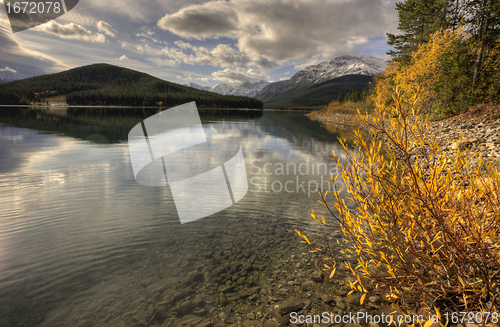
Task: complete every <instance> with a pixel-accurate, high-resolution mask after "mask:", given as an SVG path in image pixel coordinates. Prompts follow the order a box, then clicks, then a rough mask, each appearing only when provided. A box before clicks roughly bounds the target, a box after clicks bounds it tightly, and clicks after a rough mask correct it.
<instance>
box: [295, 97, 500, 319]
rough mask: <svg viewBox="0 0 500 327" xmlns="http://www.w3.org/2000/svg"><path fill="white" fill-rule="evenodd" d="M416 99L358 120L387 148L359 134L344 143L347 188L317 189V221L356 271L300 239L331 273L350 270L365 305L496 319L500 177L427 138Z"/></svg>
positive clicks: (353, 285) (398, 102) (499, 275)
mask: <svg viewBox="0 0 500 327" xmlns="http://www.w3.org/2000/svg"><path fill="white" fill-rule="evenodd" d="M415 92H417V94H418V93H419V92H420V90H419V89H417V90H415ZM428 96H429V95H428ZM418 101H419V100H418V99H417V97H416V96H413V97H411V98H409V97H408V96H405V95H404V93H402V91H400V90H399V89H398V90H396V94H395V96H394V105H392V106H386V105H384V104H381V105H379V106H377V108H376V113H375V114H374V115H372V116H371V118H367V117H364V116H361V117H362V118H363V119H364V120H365V122H366V123H367V124H369V125H370V127H371V129H372V132H373V133H374V134H375V135H379V136H380V137H383V139H384V142H385V146H384V147H383V145H382V142H374V143H368V142H366V141H365V140H364V139H363V138H362V137H361V135H360V134H359V133H358V134H357V135H356V138H355V140H354V149H353V148H349V147H348V146H347V145H346V144H345V142H341V143H342V147H343V156H339V157H343V158H346V159H343V160H340V159H339V160H338V165H339V167H341V176H340V177H338V178H342V179H343V180H344V182H345V185H346V189H345V190H336V191H334V192H332V193H330V194H328V193H322V192H321V191H319V193H320V195H321V203H322V204H323V205H324V206H325V207H326V208H327V210H328V212H329V214H330V215H329V216H327V217H318V216H317V215H316V213H315V212H314V211H313V213H312V216H313V218H314V219H316V220H318V221H319V222H320V223H321V224H322V225H323V228H326V229H328V230H331V231H332V232H333V231H334V230H337V229H339V228H340V229H341V230H342V231H343V235H344V239H345V241H346V242H347V243H348V244H349V247H347V248H346V249H345V251H347V252H348V253H350V254H351V255H353V256H355V257H356V258H357V259H356V264H352V263H351V262H348V261H345V262H339V260H338V259H336V258H337V254H336V253H332V252H331V251H330V250H329V247H328V246H322V245H321V240H318V241H314V240H310V239H309V238H308V237H307V236H306V235H304V234H302V233H301V232H299V231H297V232H298V234H299V236H300V237H301V238H302V240H303V242H305V243H306V244H307V245H308V246H309V247H310V249H311V251H312V252H319V253H320V254H323V255H324V256H325V258H327V259H329V260H330V262H331V263H329V264H328V267H329V268H330V270H331V271H332V270H333V271H332V273H331V275H334V274H335V271H334V270H335V269H336V267H338V266H339V265H346V267H347V268H348V269H349V270H350V271H351V273H352V274H353V277H354V278H355V280H356V281H355V282H354V281H353V282H350V284H351V288H352V289H353V290H354V291H359V292H362V293H364V294H365V295H364V296H363V297H362V300H363V299H364V298H365V297H366V294H369V293H370V292H377V293H381V294H383V295H384V296H385V297H386V299H389V300H392V301H398V303H399V304H400V306H401V307H402V308H403V309H404V310H424V311H427V312H428V311H430V310H433V308H434V307H437V308H438V309H439V310H440V311H441V313H442V315H443V314H444V312H447V311H448V310H449V311H450V312H453V311H455V312H460V311H489V312H498V304H499V297H500V175H499V174H498V172H497V171H496V170H493V168H491V167H489V166H488V165H487V164H485V163H482V161H481V159H480V158H479V157H471V156H468V154H467V153H465V152H462V151H459V150H457V152H456V153H455V154H454V155H453V156H449V155H446V154H445V153H444V152H443V151H442V149H441V147H440V146H439V145H438V144H437V143H436V141H435V140H434V139H433V138H432V137H431V136H430V135H429V134H428V128H429V124H428V121H427V120H426V119H425V118H424V116H423V115H422V112H421V111H420V110H418V108H419V107H418V106H417V103H418ZM466 151H467V150H466ZM334 155H335V154H334ZM331 178H332V182H333V181H335V180H336V179H337V176H333V175H332V176H331ZM345 192H347V193H345ZM345 196H347V198H348V199H350V200H352V201H353V202H354V203H355V204H356V206H357V209H356V210H351V209H349V208H348V206H347V205H346V203H345V201H344V199H343V198H344V197H345ZM442 317H443V316H442Z"/></svg>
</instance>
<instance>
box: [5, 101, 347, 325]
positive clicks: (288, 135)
mask: <svg viewBox="0 0 500 327" xmlns="http://www.w3.org/2000/svg"><path fill="white" fill-rule="evenodd" d="M157 112H158V111H157V110H154V109H133V108H123V109H104V108H61V109H57V108H52V109H47V108H42V109H36V108H23V107H16V108H5V107H4V108H0V307H1V308H2V310H1V312H0V325H1V326H132V325H134V326H135V325H137V326H147V325H150V326H155V325H158V326H161V325H162V323H163V322H164V321H165V320H166V319H167V318H168V317H171V316H172V315H176V316H177V317H179V318H182V317H191V318H189V319H193V320H192V321H187V320H186V321H187V322H186V321H184V322H185V324H184V325H193V326H195V325H196V326H210V322H212V323H214V321H215V322H217V321H220V322H222V321H224V322H225V323H226V324H227V325H231V324H238V323H241V321H242V320H246V319H250V318H247V316H246V315H248V314H250V311H249V313H242V312H243V311H241V312H240V311H238V310H240V308H241V307H242V306H243V305H244V304H245V305H250V306H253V307H254V308H256V307H259V306H262V308H265V307H268V306H269V305H270V304H272V303H275V302H276V301H279V300H280V299H281V298H283V297H285V296H287V295H289V293H291V292H293V289H292V287H293V284H285V283H287V281H288V282H289V283H293V280H294V278H299V276H303V275H305V274H309V273H310V271H311V269H312V267H311V263H310V259H309V258H308V256H307V255H306V254H305V252H307V249H306V248H305V246H304V245H303V244H302V243H300V238H299V237H298V236H297V234H296V233H295V231H294V229H295V228H297V229H300V230H301V231H303V232H304V231H309V232H310V233H315V231H316V229H317V224H315V223H314V220H313V219H312V218H311V217H310V212H311V210H312V209H315V210H316V211H318V212H322V211H321V205H320V204H319V203H318V202H317V201H318V199H319V196H318V195H317V193H315V189H316V188H318V187H321V186H318V185H322V188H323V189H325V188H330V187H332V186H331V183H330V182H329V176H330V172H334V168H335V165H334V161H333V160H331V157H332V153H331V150H332V149H335V150H336V152H340V147H339V146H338V144H337V138H338V137H339V136H343V135H341V134H339V133H338V132H337V131H331V130H328V129H327V128H325V127H324V126H322V125H321V124H320V123H318V122H314V121H310V120H309V119H308V118H307V117H306V116H304V114H303V113H297V112H273V111H265V112H262V111H245V110H243V111H241V110H240V111H238V110H225V111H224V110H203V109H200V110H199V112H200V117H201V122H202V125H203V130H204V132H205V134H206V138H207V142H208V144H209V145H210V149H211V151H212V161H210V160H208V159H207V160H208V161H207V160H205V159H203V158H205V157H204V156H205V154H203V153H201V152H200V153H196V152H195V154H196V156H195V157H192V159H191V160H190V161H189V164H186V165H187V166H189V165H191V166H193V165H197V167H198V166H199V164H203V165H207V163H208V166H210V169H212V168H215V167H219V166H220V165H221V164H224V162H227V161H228V160H229V159H230V158H231V157H232V156H233V155H234V154H235V153H236V152H237V151H238V149H239V148H241V150H242V153H243V156H244V162H245V167H246V175H247V182H248V192H247V193H246V195H244V197H243V198H242V199H241V200H239V201H237V203H236V204H234V205H230V206H229V207H227V208H226V209H224V210H222V211H219V212H217V213H214V214H210V215H208V216H207V217H204V218H201V219H198V220H195V221H192V222H189V223H185V224H181V223H180V218H179V214H178V211H177V209H176V203H175V201H174V195H175V194H173V192H172V190H171V189H170V187H169V186H166V187H161V186H159V187H149V186H144V185H141V184H139V183H138V182H137V181H136V179H135V176H134V171H133V168H132V163H131V158H130V155H129V144H128V143H129V141H128V134H129V131H130V130H131V129H132V128H133V127H134V126H136V125H137V124H140V123H141V122H142V121H143V120H144V119H146V118H148V117H150V116H152V115H154V114H156V113H157ZM139 126H140V125H139ZM214 149H215V150H214ZM195 151H197V150H195ZM200 151H201V150H200ZM214 151H215V152H216V153H217V155H214ZM193 158H194V159H193ZM196 158H201V159H199V160H198V159H196ZM181 159H182V158H181ZM181 159H179V161H178V162H176V165H177V166H183V164H182V160H181ZM226 169H227V168H226ZM167 175H168V174H167ZM169 181H170V178H169ZM171 182H172V181H171ZM224 185H225V184H224ZM232 186H233V188H234V185H232ZM330 190H331V188H330ZM218 192H220V191H219V189H218V188H216V187H215V186H212V185H211V183H208V182H205V183H200V184H199V187H197V188H196V190H195V192H194V194H197V196H193V198H189V201H192V202H191V203H190V204H189V205H191V204H192V206H193V208H196V206H197V205H199V203H201V202H200V201H202V200H204V199H205V198H209V197H215V198H217V196H218V195H219V194H218ZM233 192H234V189H233ZM200 194H201V196H200ZM233 200H234V199H233ZM202 202H203V201H202ZM177 205H178V206H179V202H178V203H177ZM224 287H226V289H224ZM274 290H276V292H278V293H276V294H274V292H275V291H274ZM221 292H222V293H224V294H226V295H225V296H224V297H223V298H221V294H222V293H221ZM271 293H273V294H271ZM243 299H244V300H243ZM225 301H228V302H229V303H230V304H227V303H223V302H225ZM241 301H243V302H241ZM186 303H188V304H186ZM238 303H239V304H238ZM160 306H162V307H163V308H162V309H161V310H158V308H159V307H160ZM225 307H226V308H230V309H227V310H226V311H224V310H225V309H224V308H225ZM262 308H261V311H262V313H261V311H258V312H257V313H256V316H255V317H254V316H248V317H251V318H252V317H254V319H255V320H256V321H262V320H265V319H267V318H266V317H267V316H265V314H264V313H263V312H264V309H262ZM158 311H160V312H158ZM193 317H195V318H193ZM196 317H199V319H198V318H196ZM185 319H188V318H185ZM259 319H260V320H259Z"/></svg>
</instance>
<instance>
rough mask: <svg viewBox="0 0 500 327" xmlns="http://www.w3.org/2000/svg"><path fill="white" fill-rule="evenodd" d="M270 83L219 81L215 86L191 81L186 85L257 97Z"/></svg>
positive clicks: (220, 92) (261, 81) (222, 92)
mask: <svg viewBox="0 0 500 327" xmlns="http://www.w3.org/2000/svg"><path fill="white" fill-rule="evenodd" d="M269 84H270V82H268V81H265V80H260V81H259V82H256V83H252V82H243V83H240V82H232V83H219V84H217V85H215V86H213V87H210V86H201V85H198V84H196V83H189V84H184V85H185V86H189V87H192V88H195V89H198V90H203V91H210V92H215V93H219V94H222V95H242V96H247V97H252V98H255V96H256V95H257V94H258V93H259V92H260V91H261V90H262V89H263V88H265V87H266V86H267V85H269Z"/></svg>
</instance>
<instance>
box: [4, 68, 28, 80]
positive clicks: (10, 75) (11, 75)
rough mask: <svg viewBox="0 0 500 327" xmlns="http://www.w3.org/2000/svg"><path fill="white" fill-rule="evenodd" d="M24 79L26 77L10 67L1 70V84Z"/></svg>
mask: <svg viewBox="0 0 500 327" xmlns="http://www.w3.org/2000/svg"><path fill="white" fill-rule="evenodd" d="M23 78H26V76H24V75H23V74H21V73H19V72H17V71H15V70H14V69H11V68H9V67H5V68H3V69H0V84H3V83H8V82H12V81H17V80H18V79H23Z"/></svg>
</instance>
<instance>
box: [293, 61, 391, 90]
mask: <svg viewBox="0 0 500 327" xmlns="http://www.w3.org/2000/svg"><path fill="white" fill-rule="evenodd" d="M385 66H386V61H385V60H384V59H380V58H375V57H370V56H364V55H363V56H359V57H353V56H342V57H338V58H335V59H333V60H332V61H325V62H322V63H320V64H318V65H313V66H308V67H306V68H305V69H303V70H302V71H299V72H298V73H297V74H295V75H294V76H293V77H292V78H290V82H295V83H297V82H299V83H300V82H302V80H307V81H310V82H312V83H314V84H316V83H321V82H324V81H327V80H330V79H333V78H337V77H341V76H345V75H368V76H375V75H380V74H382V72H383V71H384V69H385ZM292 80H293V81H292Z"/></svg>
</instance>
